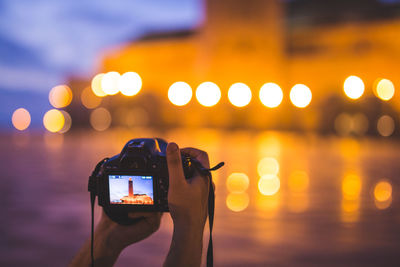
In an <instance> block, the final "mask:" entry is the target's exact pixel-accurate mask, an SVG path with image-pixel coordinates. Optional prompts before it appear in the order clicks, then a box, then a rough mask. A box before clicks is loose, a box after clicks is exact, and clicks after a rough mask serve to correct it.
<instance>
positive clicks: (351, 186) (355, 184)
mask: <svg viewBox="0 0 400 267" xmlns="http://www.w3.org/2000/svg"><path fill="white" fill-rule="evenodd" d="M342 193H343V198H344V199H358V198H359V197H360V193H361V178H360V177H359V176H358V175H356V174H347V175H345V176H344V178H343V181H342Z"/></svg>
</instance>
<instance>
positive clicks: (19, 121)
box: [11, 108, 31, 131]
mask: <svg viewBox="0 0 400 267" xmlns="http://www.w3.org/2000/svg"><path fill="white" fill-rule="evenodd" d="M11 122H12V124H13V125H14V127H15V129H17V130H20V131H23V130H25V129H27V128H28V127H29V125H30V124H31V114H29V111H27V110H26V109H24V108H19V109H16V110H15V111H14V113H13V114H12V117H11Z"/></svg>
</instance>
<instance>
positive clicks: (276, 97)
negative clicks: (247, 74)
mask: <svg viewBox="0 0 400 267" xmlns="http://www.w3.org/2000/svg"><path fill="white" fill-rule="evenodd" d="M259 97H260V101H261V103H263V105H264V106H266V107H269V108H275V107H277V106H279V105H280V104H281V102H282V99H283V92H282V89H281V88H280V87H279V85H277V84H275V83H266V84H264V85H263V86H262V87H261V89H260V93H259Z"/></svg>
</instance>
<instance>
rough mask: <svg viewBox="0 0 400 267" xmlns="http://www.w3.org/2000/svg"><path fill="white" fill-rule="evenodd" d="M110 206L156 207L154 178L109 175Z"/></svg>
mask: <svg viewBox="0 0 400 267" xmlns="http://www.w3.org/2000/svg"><path fill="white" fill-rule="evenodd" d="M108 182H109V188H110V204H120V205H121V204H124V205H154V196H153V176H132V175H109V176H108Z"/></svg>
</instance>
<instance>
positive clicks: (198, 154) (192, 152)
mask: <svg viewBox="0 0 400 267" xmlns="http://www.w3.org/2000/svg"><path fill="white" fill-rule="evenodd" d="M181 152H182V153H184V154H187V155H189V156H190V157H192V158H195V159H197V160H198V161H199V162H200V163H201V164H202V165H203V167H205V168H210V162H209V159H208V154H207V153H206V152H204V151H202V150H199V149H196V148H192V147H185V148H182V149H181Z"/></svg>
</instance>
